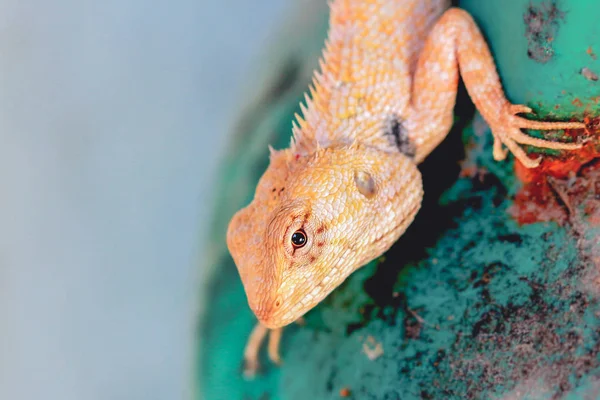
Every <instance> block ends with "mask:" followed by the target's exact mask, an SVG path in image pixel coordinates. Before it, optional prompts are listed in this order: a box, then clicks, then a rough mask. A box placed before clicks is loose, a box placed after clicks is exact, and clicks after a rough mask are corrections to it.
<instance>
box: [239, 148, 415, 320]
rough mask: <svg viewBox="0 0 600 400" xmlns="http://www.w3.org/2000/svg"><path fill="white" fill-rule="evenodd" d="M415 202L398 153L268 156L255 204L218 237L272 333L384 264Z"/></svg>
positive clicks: (408, 170) (405, 161)
mask: <svg viewBox="0 0 600 400" xmlns="http://www.w3.org/2000/svg"><path fill="white" fill-rule="evenodd" d="M422 196H423V190H422V183H421V175H420V173H419V171H418V169H417V167H416V165H415V163H414V162H413V161H412V160H411V159H410V158H408V157H407V156H405V155H403V154H401V153H389V152H384V151H381V150H377V149H374V148H369V147H365V146H361V145H349V146H340V147H329V148H320V149H318V150H316V151H315V152H313V153H311V154H309V155H304V156H300V155H295V154H294V153H293V152H292V150H283V151H274V152H272V154H271V160H270V165H269V167H268V169H267V171H266V172H265V173H264V175H263V176H262V178H261V179H260V181H259V183H258V186H257V189H256V193H255V197H254V200H253V201H252V202H251V203H250V204H249V205H248V206H247V207H246V208H243V209H242V210H240V211H238V212H237V213H236V214H235V215H234V217H233V218H232V220H231V222H230V224H229V227H228V231H227V246H228V248H229V251H230V253H231V255H232V257H233V259H234V261H235V264H236V266H237V269H238V272H239V274H240V277H241V280H242V283H243V285H244V290H245V292H246V296H247V298H248V303H249V305H250V308H251V309H252V311H253V312H254V314H255V315H256V317H257V318H258V319H259V321H260V322H261V323H262V324H263V325H265V326H267V327H268V328H272V329H273V328H278V327H282V326H285V325H287V324H289V323H291V322H293V321H295V320H296V319H298V318H300V317H301V316H302V315H304V314H305V313H306V312H307V311H309V310H310V309H312V308H313V307H314V306H316V305H317V304H318V303H319V302H320V301H321V300H323V298H325V297H326V296H327V295H328V294H329V293H330V292H331V291H332V290H334V289H335V288H336V287H337V286H339V285H340V284H341V283H342V282H343V281H344V280H345V279H346V278H347V277H348V275H350V274H351V273H352V272H353V271H354V270H356V269H357V268H359V267H361V266H362V265H364V264H366V263H367V262H369V261H371V260H372V259H374V258H376V257H378V256H380V255H381V254H383V253H384V252H385V251H386V250H387V249H388V248H389V247H390V246H391V245H392V244H393V243H394V242H395V241H396V240H397V239H398V237H399V236H400V235H401V234H402V233H404V231H405V230H406V228H407V227H408V226H409V225H410V223H411V222H412V220H413V219H414V217H415V215H416V213H417V211H418V209H419V207H420V204H421V199H422Z"/></svg>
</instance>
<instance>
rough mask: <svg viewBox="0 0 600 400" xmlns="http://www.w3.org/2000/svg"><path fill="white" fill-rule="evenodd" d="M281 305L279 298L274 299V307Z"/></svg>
mask: <svg viewBox="0 0 600 400" xmlns="http://www.w3.org/2000/svg"><path fill="white" fill-rule="evenodd" d="M280 306H281V299H277V300H276V301H275V308H279V307H280Z"/></svg>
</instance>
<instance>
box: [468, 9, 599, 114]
mask: <svg viewBox="0 0 600 400" xmlns="http://www.w3.org/2000/svg"><path fill="white" fill-rule="evenodd" d="M460 6H461V7H462V8H464V9H466V10H468V11H469V12H470V13H471V15H473V18H474V19H475V21H477V23H478V24H479V26H480V28H481V30H482V31H483V33H484V35H485V36H486V38H487V39H488V43H489V44H490V47H491V49H492V52H493V54H494V57H495V59H496V64H497V67H498V70H499V73H500V76H501V78H502V82H503V84H504V87H505V89H506V91H507V93H508V94H509V99H510V100H511V101H512V102H515V103H526V104H528V105H530V106H531V107H532V108H534V110H536V112H537V113H538V114H539V115H540V116H547V117H549V118H551V117H557V118H561V117H565V116H566V117H570V116H576V117H578V118H580V117H581V116H583V115H584V113H585V112H586V111H587V112H589V113H591V114H593V115H598V114H599V111H600V97H599V96H600V80H599V81H592V80H590V79H588V78H586V77H585V76H584V75H583V74H582V73H581V71H582V69H583V68H588V69H589V70H590V71H592V72H594V73H595V74H597V75H599V76H600V60H598V56H600V43H599V41H598V38H599V37H600V24H598V15H600V2H599V1H597V0H555V1H552V0H510V1H505V0H486V1H481V0H460ZM536 33H538V36H537V39H536V35H535V34H536ZM547 39H550V40H547ZM556 105H558V106H559V108H558V109H557V108H555V106H556Z"/></svg>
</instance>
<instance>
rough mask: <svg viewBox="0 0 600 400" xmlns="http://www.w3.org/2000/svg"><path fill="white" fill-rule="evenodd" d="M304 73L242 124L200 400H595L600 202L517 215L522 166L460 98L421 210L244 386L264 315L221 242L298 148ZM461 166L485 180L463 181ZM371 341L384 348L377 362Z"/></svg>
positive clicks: (222, 198)
mask: <svg viewBox="0 0 600 400" xmlns="http://www.w3.org/2000/svg"><path fill="white" fill-rule="evenodd" d="M490 3H493V2H491V1H490ZM489 10H492V11H493V8H490V9H489ZM489 10H488V12H489ZM481 12H483V11H481ZM496 13H497V12H496ZM482 15H483V14H482ZM481 18H482V17H481V16H480V17H479V19H481ZM480 23H482V24H483V22H482V21H480ZM322 32H323V34H324V29H323V30H322ZM314 39H315V42H308V41H307V43H306V46H309V45H310V46H313V45H314V46H317V45H318V46H320V43H322V39H323V37H321V38H320V40H321V42H318V41H317V37H316V36H315V37H314ZM557 52H558V50H557ZM519 65H520V64H515V65H512V66H509V67H508V68H507V67H503V71H504V72H503V74H506V73H507V72H506V71H509V70H512V69H516V68H517V67H518V66H519ZM543 65H544V66H543V68H546V67H548V66H549V65H551V63H545V64H543ZM535 67H536V68H537V64H536V65H535ZM527 68H530V67H529V64H527ZM527 68H525V67H523V70H528V69H527ZM531 68H533V67H531ZM282 70H284V71H285V70H286V69H285V68H283V69H282ZM289 71H293V68H292V69H289V70H288V72H289ZM284 75H285V74H284ZM291 75H294V74H291ZM515 76H518V74H515ZM308 79H309V76H308V75H307V76H300V75H298V74H296V75H295V78H294V79H293V83H292V84H291V85H288V86H289V87H288V88H287V89H286V90H285V91H284V92H283V93H280V94H279V95H278V96H275V97H270V98H265V100H264V101H263V102H262V103H261V105H260V107H261V110H262V112H261V113H260V117H258V118H257V119H256V120H255V121H254V122H253V123H252V124H250V125H248V124H241V125H240V126H241V127H242V129H240V130H239V132H238V135H239V136H237V138H238V139H239V141H238V145H236V146H234V148H233V149H232V152H231V159H230V162H229V163H228V165H226V167H225V170H224V171H225V172H224V176H223V186H222V187H220V188H219V191H218V199H219V200H218V202H219V203H218V204H219V207H217V209H216V217H215V232H217V233H216V234H215V237H214V239H213V240H214V242H215V246H217V245H218V246H220V247H219V250H218V251H217V252H216V253H215V256H214V262H215V263H216V264H217V268H216V270H217V273H216V274H215V275H214V278H213V281H212V283H211V286H210V294H209V296H210V299H211V308H210V309H209V311H208V313H207V315H206V316H205V318H204V319H203V321H202V322H201V331H202V338H201V340H202V341H203V349H202V351H201V352H200V354H199V357H198V362H200V363H202V366H203V371H204V372H203V374H202V375H201V376H199V377H198V379H199V380H200V382H201V383H202V388H203V389H202V391H201V392H200V393H199V394H200V398H205V399H208V400H212V399H315V400H316V399H337V398H340V395H339V393H340V390H341V389H348V390H349V391H350V393H351V395H350V397H349V398H351V399H369V400H371V399H373V400H380V399H381V400H394V399H446V398H448V399H453V398H457V399H463V398H472V399H479V398H536V399H540V398H541V399H552V398H580V397H581V396H582V395H584V394H585V395H588V396H591V398H596V397H598V393H600V392H599V391H598V390H599V389H600V380H599V379H600V359H599V351H600V303H599V301H598V294H599V293H600V277H599V276H598V273H597V271H598V270H600V269H599V267H598V266H597V264H600V258H599V256H600V251H599V250H600V248H599V245H598V243H597V239H596V238H597V237H598V233H599V232H598V228H595V227H594V226H593V225H592V224H591V223H590V220H591V218H592V217H593V216H594V215H595V214H594V212H591V211H590V212H588V211H589V210H588V211H584V210H583V208H584V207H583V206H581V204H583V203H584V202H583V200H582V199H581V196H583V198H585V201H588V202H589V201H594V196H596V194H595V193H594V192H593V191H590V192H589V193H585V192H584V193H583V194H581V193H579V194H578V196H580V197H577V198H575V197H573V204H574V205H573V207H574V210H576V211H577V210H579V209H581V212H579V211H577V212H576V213H575V214H576V215H571V216H568V217H566V219H565V218H563V219H561V221H562V223H561V224H559V223H556V222H544V223H533V224H528V225H523V226H520V225H519V224H517V222H516V221H515V219H514V218H513V217H512V216H511V215H512V214H513V211H512V210H513V209H514V207H515V206H516V204H515V202H514V199H515V195H516V194H517V193H519V191H520V190H522V187H521V185H520V183H519V182H518V180H516V179H515V177H514V175H513V169H512V162H503V163H497V162H494V161H493V160H492V150H491V144H492V139H491V134H490V132H489V130H488V129H487V127H486V125H485V123H483V122H482V120H481V119H480V118H479V117H475V118H474V119H473V120H472V121H471V118H472V115H473V110H472V108H471V107H469V104H468V100H467V99H466V97H465V96H464V94H463V95H461V96H459V102H458V106H457V111H456V113H457V121H458V122H457V126H456V127H455V129H454V130H453V132H452V133H451V134H450V135H449V138H448V139H447V140H446V141H445V142H444V143H443V144H442V145H441V146H440V148H438V149H437V150H436V151H434V152H433V153H432V155H431V156H430V157H429V158H428V160H427V161H426V162H425V163H424V164H423V165H422V166H421V167H420V169H421V170H422V172H423V176H424V184H425V193H426V194H425V199H424V204H423V208H422V210H421V211H420V213H419V215H418V216H417V219H416V220H415V222H414V223H413V225H412V226H411V227H410V228H409V230H408V231H407V232H406V234H405V235H404V236H403V237H402V238H401V239H400V240H399V241H398V243H396V244H395V245H394V246H393V247H392V249H391V250H390V251H389V252H388V253H386V255H385V257H383V258H382V259H380V260H377V261H374V262H371V263H370V264H368V265H367V266H365V267H363V268H362V269H360V270H359V271H357V272H356V273H354V274H353V275H352V276H351V277H350V278H349V279H348V280H347V281H346V283H345V284H344V285H342V286H341V287H340V288H339V289H338V290H336V291H335V292H334V293H332V295H330V296H329V297H328V298H327V299H326V300H325V301H324V302H322V303H321V304H320V305H319V306H318V307H317V308H315V309H314V310H313V311H311V312H310V313H309V314H308V315H307V318H306V319H307V323H306V325H305V326H291V327H289V328H288V329H286V331H285V333H284V339H283V342H282V349H281V352H282V356H283V359H284V365H283V366H282V367H281V368H277V367H275V366H273V365H272V364H270V362H269V361H268V360H267V359H266V357H263V366H264V370H263V371H262V374H261V375H260V376H258V377H257V378H255V379H254V380H252V381H245V380H244V379H243V378H242V376H241V356H242V352H243V348H244V345H245V343H246V340H247V337H248V334H249V332H250V330H251V329H252V326H253V325H254V323H255V319H254V318H253V316H252V314H251V312H250V310H249V309H248V306H247V303H246V298H245V296H244V292H243V288H242V285H241V282H240V280H239V277H238V275H237V272H236V270H235V266H234V264H233V261H232V260H231V257H230V256H229V254H228V253H227V251H226V249H225V248H224V246H223V241H224V232H225V228H226V225H227V223H228V221H229V218H230V216H231V215H232V214H233V212H235V211H236V210H237V208H239V207H240V206H242V205H244V204H245V203H247V202H248V201H249V200H250V197H251V195H252V192H253V190H254V185H255V184H256V182H257V180H258V178H259V177H260V175H261V174H262V172H263V171H264V169H265V168H266V165H267V154H268V152H267V150H266V146H267V144H273V145H275V147H284V146H286V145H287V144H288V143H289V137H290V124H291V122H290V121H291V120H292V115H293V113H294V112H296V111H297V109H298V107H297V104H298V102H299V101H300V99H301V96H302V94H303V91H304V90H305V89H306V87H307V85H308ZM284 81H285V79H284ZM275 86H277V85H275ZM576 89H577V86H576V87H575V89H573V90H574V91H575V90H576ZM510 90H512V89H510ZM517 92H518V91H517ZM526 92H527V91H524V93H523V94H518V93H517V94H515V95H514V96H517V97H518V96H519V95H523V96H524V95H526ZM510 94H511V98H512V99H513V100H514V99H515V98H514V96H513V93H512V91H511V92H510ZM552 96H553V95H552ZM553 99H554V98H552V99H548V102H551V101H553ZM244 120H245V121H246V119H244ZM248 126H251V127H252V128H251V129H246V128H247V127H248ZM465 145H466V146H465ZM465 147H466V148H467V149H468V150H467V151H466V154H465V152H464V148H465ZM459 162H462V166H463V168H464V169H463V171H466V170H468V169H471V170H472V171H475V173H473V174H471V177H469V176H464V177H460V176H459V173H460V171H461V168H460V167H459ZM441 165H443V168H442V169H440V166H441ZM584 175H585V179H587V180H589V181H594V179H595V176H596V175H594V172H593V171H592V172H590V173H586V174H584ZM582 179H583V178H582ZM598 179H600V176H599V177H598ZM561 184H565V185H566V183H564V182H562V183H561ZM570 184H571V187H574V188H577V187H579V186H578V185H580V184H582V182H580V181H577V182H571V183H570ZM590 199H591V200H590ZM540 212H541V211H540ZM559 212H560V213H563V214H564V212H565V211H564V207H562V208H561V206H559ZM563 214H561V215H563ZM563 217H564V215H563ZM596 280H598V281H597V282H596ZM377 345H380V346H381V350H382V354H380V355H379V356H378V357H377V358H375V359H370V358H369V357H368V356H367V354H366V353H367V352H369V349H370V348H373V347H376V346H377ZM365 348H366V349H367V352H365Z"/></svg>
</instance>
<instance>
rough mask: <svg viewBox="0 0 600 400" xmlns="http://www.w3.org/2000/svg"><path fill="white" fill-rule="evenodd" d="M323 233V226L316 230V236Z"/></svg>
mask: <svg viewBox="0 0 600 400" xmlns="http://www.w3.org/2000/svg"><path fill="white" fill-rule="evenodd" d="M323 232H325V226H324V225H321V226H320V227H319V228H318V229H317V234H318V235H320V234H321V233H323Z"/></svg>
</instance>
